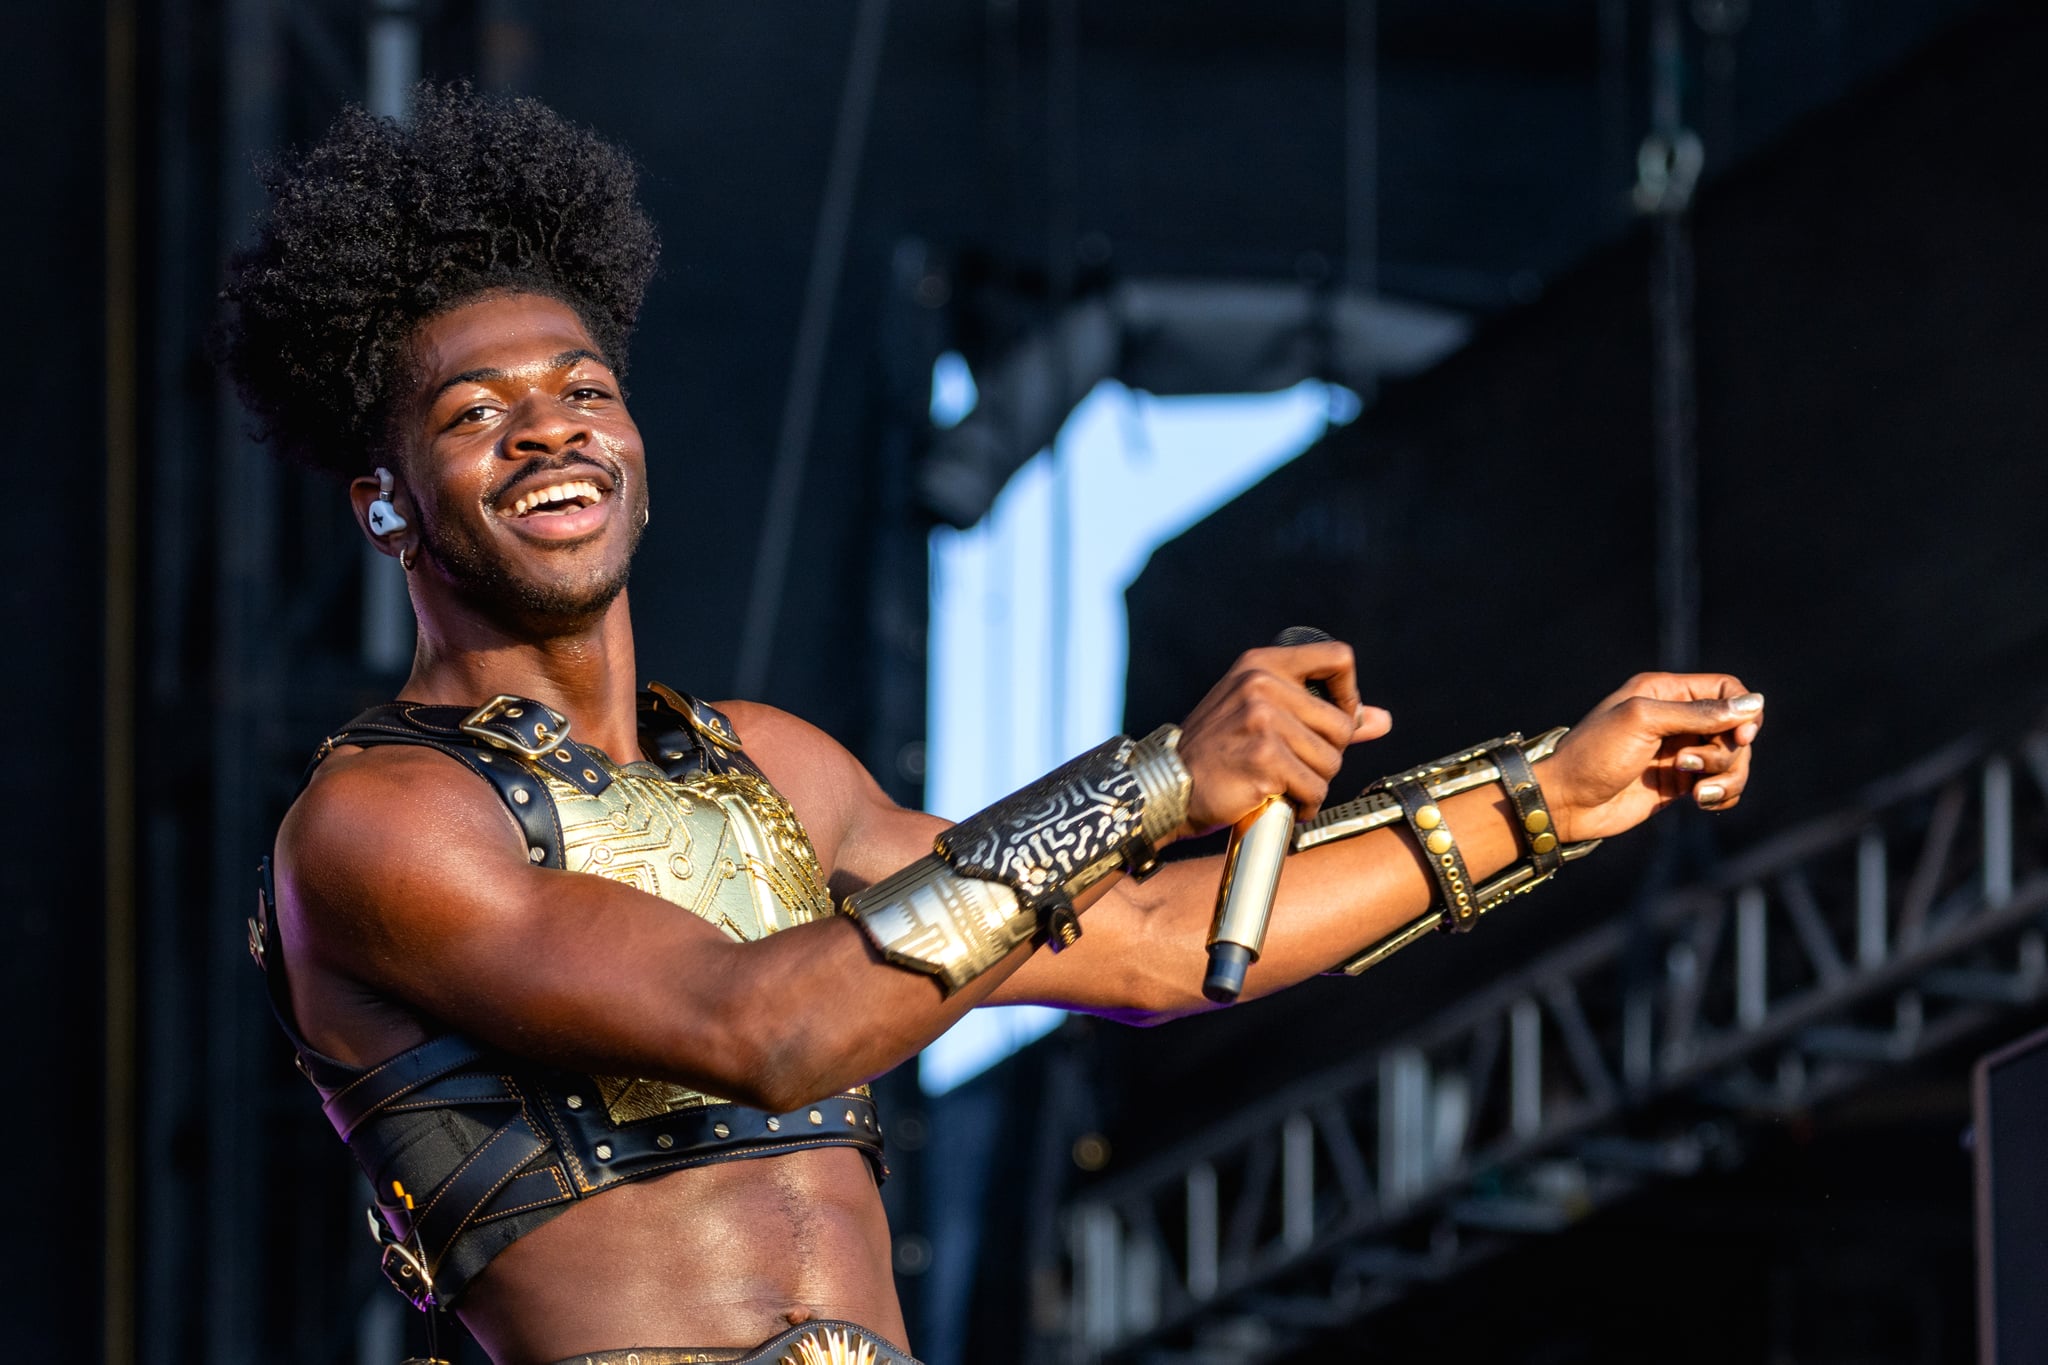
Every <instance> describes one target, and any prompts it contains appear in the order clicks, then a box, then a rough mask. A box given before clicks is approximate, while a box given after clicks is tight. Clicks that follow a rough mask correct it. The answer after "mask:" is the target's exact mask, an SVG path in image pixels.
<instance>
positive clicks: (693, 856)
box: [540, 754, 832, 1123]
mask: <svg viewBox="0 0 2048 1365" xmlns="http://www.w3.org/2000/svg"><path fill="white" fill-rule="evenodd" d="M597 758H598V761H599V762H601V763H603V764H604V765H605V768H606V770H607V771H608V772H609V773H610V774H611V777H612V781H611V784H610V785H609V786H607V787H606V788H605V789H604V791H603V792H602V793H600V794H599V795H596V796H591V795H588V794H586V793H584V792H582V791H579V790H578V789H577V788H575V787H574V786H571V785H570V784H569V783H567V782H564V781H562V780H561V779H560V778H558V777H556V776H554V775H553V774H551V773H547V772H545V771H544V770H542V771H541V774H540V775H541V776H542V777H543V778H544V779H545V780H546V782H547V787H548V794H549V795H550V796H552V797H553V798H554V801H555V810H556V812H557V814H558V815H559V816H560V818H561V821H562V859H563V864H564V865H565V866H566V867H567V868H568V869H569V870H570V871H571V872H589V873H594V874H596V875H597V876H600V877H609V878H611V879H612V880H613V881H617V882H624V883H625V884H626V885H628V886H631V887H636V888H638V889H639V890H642V891H645V892H647V893H648V894H649V895H653V896H659V897H661V898H662V899H663V900H665V901H667V902H669V903H670V904H671V905H677V906H680V907H682V908H683V909H685V910H687V911H689V912H690V913H691V914H693V915H695V916H697V917H698V918H699V919H702V920H706V921H708V922H709V923H712V924H715V925H717V926H718V927H719V928H720V929H723V930H724V931H725V932H726V933H727V934H729V935H730V936H731V937H732V938H733V939H734V940H736V941H740V942H752V941H754V940H757V939H761V938H765V937H767V936H768V935H769V934H772V933H775V932H777V931H778V930H782V929H787V928H789V927H790V926H792V925H797V924H808V923H810V922H811V921H812V920H816V919H827V918H830V916H831V914H832V898H831V896H830V894H829V893H827V891H826V890H825V878H824V874H823V872H822V871H821V870H820V869H819V866H818V855H817V852H816V850H814V849H813V848H812V847H811V840H810V836H809V835H807V834H805V833H804V827H803V825H802V824H800V823H799V822H798V820H797V818H796V812H795V811H794V810H792V809H790V805H789V802H788V801H787V800H785V799H783V795H782V793H781V792H779V791H777V790H775V788H774V787H772V786H770V785H769V784H768V782H767V781H765V780H764V779H762V778H760V777H756V776H754V775H752V774H751V773H741V772H732V773H713V772H700V773H696V774H694V775H692V776H690V777H687V778H684V779H683V780H682V781H679V782H677V781H670V780H669V779H668V778H667V777H666V776H664V775H663V774H662V771H661V769H659V768H657V767H655V766H654V765H653V764H652V763H645V762H633V763H627V764H624V765H623V766H622V765H619V764H614V763H612V762H611V761H610V760H608V759H606V758H604V757H603V755H601V754H600V755H597ZM593 1079H594V1080H595V1081H596V1082H597V1086H598V1089H599V1091H600V1092H601V1093H602V1094H603V1095H604V1103H605V1109H606V1110H607V1112H609V1113H610V1114H611V1118H612V1122H614V1123H630V1122H632V1121H634V1120H636V1119H647V1118H655V1117H658V1116H659V1115H662V1114H668V1113H673V1112H675V1111H676V1110H678V1109H696V1108H700V1107H702V1106H704V1105H707V1104H725V1103H728V1102H729V1101H726V1100H722V1099H719V1098H718V1097H717V1096H715V1095H706V1094H703V1093H702V1092H700V1091H696V1090H691V1089H690V1088H688V1087H687V1086H681V1085H676V1084H674V1083H673V1082H670V1081H649V1080H633V1079H630V1078H627V1077H622V1076H597V1077H594V1078H593Z"/></svg>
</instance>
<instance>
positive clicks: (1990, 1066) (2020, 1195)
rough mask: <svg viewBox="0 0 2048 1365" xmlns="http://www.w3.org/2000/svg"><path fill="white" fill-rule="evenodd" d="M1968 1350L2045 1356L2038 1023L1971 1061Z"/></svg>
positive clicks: (2042, 1055)
mask: <svg viewBox="0 0 2048 1365" xmlns="http://www.w3.org/2000/svg"><path fill="white" fill-rule="evenodd" d="M1971 1108H1972V1110H1973V1113H1974V1119H1973V1122H1974V1123H1975V1132H1976V1143H1975V1152H1976V1167H1977V1358H1978V1360H1979V1361H1980V1362H1981V1365H2044V1363H2048V1029H2043V1030H2042V1031H2041V1032H2039V1033H2036V1034H2033V1035H2031V1036H2029V1037H2026V1038H2022V1039H2020V1040H2019V1041H2018V1042H2016V1043H2013V1044H2012V1045H2011V1046H2009V1047H2004V1048H2000V1049H1999V1050H1998V1051H1996V1052H1994V1053H1991V1054H1990V1055H1989V1056H1987V1057H1985V1058H1983V1059H1982V1060H1980V1061H1979V1062H1978V1063H1977V1066H1976V1074H1975V1076H1974V1077H1973V1084H1972V1085H1971Z"/></svg>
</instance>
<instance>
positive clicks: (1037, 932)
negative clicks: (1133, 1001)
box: [841, 725, 1191, 995]
mask: <svg viewBox="0 0 2048 1365" xmlns="http://www.w3.org/2000/svg"><path fill="white" fill-rule="evenodd" d="M1179 743H1180V728H1179V727H1178V726H1174V725H1163V726H1161V727H1160V728H1159V729H1157V730H1154V731H1153V732H1152V733H1151V734H1149V735H1147V736H1145V738H1143V739H1141V740H1131V739H1127V738H1125V737H1123V736H1122V735H1119V736H1117V737H1116V738H1115V739H1112V740H1110V741H1109V742H1108V743H1106V744H1102V745H1099V746H1098V747H1096V748H1094V749H1091V750H1089V751H1088V752H1087V753H1085V754H1082V755H1081V756H1080V757H1079V758H1076V759H1074V760H1073V761H1071V762H1069V763H1066V764H1064V765H1062V766H1060V767H1058V768H1055V769H1054V770H1053V771H1052V772H1049V773H1047V774H1046V775H1045V776H1044V777H1041V778H1039V779H1038V780H1037V781H1036V782H1033V783H1032V784H1031V785H1030V786H1028V787H1025V788H1024V789H1023V790H1021V791H1018V792H1015V793H1013V794H1012V795H1009V796H1006V797H1004V798H1003V799H1002V800H1000V801H998V802H996V803H995V804H994V805H992V806H990V807H989V808H988V809H987V810H984V811H982V812H980V813H979V814H977V815H971V816H969V817H968V818H967V819H965V820H962V821H961V822H960V823H959V824H957V825H955V826H953V827H952V828H951V829H949V830H946V831H945V832H943V833H942V834H940V835H939V837H938V839H937V840H936V841H934V844H933V849H934V851H933V852H932V853H930V854H927V855H926V856H925V857H923V858H920V859H918V860H917V861H916V862H914V863H912V864H911V865H910V866H908V867H906V868H904V869H903V870H902V871H900V872H897V873H895V874H893V875H891V876H889V877H885V878H884V879H882V880H881V881H879V882H876V883H875V884H874V885H873V886H870V887H868V888H867V889H866V890H865V891H861V892H858V893H856V894H855V895H852V896H849V897H848V898H847V899H846V903H845V904H844V905H843V906H842V907H841V909H842V911H843V912H844V913H845V914H847V915H849V916H851V917H852V918H853V919H854V920H856V921H858V922H859V924H860V926H861V928H862V929H864V930H866V931H867V935H868V937H869V938H870V939H872V940H874V943H875V946H876V947H877V948H880V949H881V951H882V956H884V957H885V958H887V959H888V960H889V961H890V962H893V963H895V964H896V965H897V966H899V967H907V968H909V969H910V970H911V971H917V972H924V973H926V974H927V975H930V976H933V977H936V978H938V982H939V986H940V989H942V990H944V991H945V992H946V993H947V994H948V995H950V994H952V993H953V992H954V991H956V990H958V989H959V988H960V987H961V986H964V985H966V984H967V983H968V982H969V981H972V980H973V979H974V978H975V977H977V976H979V975H981V974H982V973H983V972H985V971H987V970H988V969H989V968H990V967H993V966H994V965H995V964H996V963H998V962H1000V961H1002V960H1003V958H1004V957H1006V956H1008V955H1009V952H1010V950H1011V949H1013V948H1015V947H1016V946H1017V945H1018V944H1020V943H1023V942H1025V941H1027V940H1031V939H1036V940H1038V941H1040V942H1050V943H1051V945H1052V947H1053V950H1054V951H1055V952H1057V951H1058V950H1059V949H1061V948H1064V947H1066V946H1067V945H1068V944H1070V943H1072V942H1073V941H1074V940H1075V939H1077V938H1079V937H1080V936H1081V925H1080V922H1079V920H1078V918H1077V917H1076V911H1075V909H1074V897H1076V896H1078V895H1080V894H1081V893H1082V892H1083V891H1085V890H1087V889H1088V888H1089V887H1091V886H1093V885H1094V884H1095V883H1096V882H1099V881H1101V880H1102V879H1103V878H1104V877H1106V876H1108V875H1109V874H1110V873H1111V872H1114V871H1116V870H1117V869H1119V868H1122V869H1124V870H1126V871H1128V872H1130V873H1132V874H1133V875H1136V876H1140V877H1142V876H1144V875H1145V874H1146V873H1148V872H1150V871H1151V870H1152V869H1153V867H1154V866H1155V865H1156V864H1157V862H1158V849H1159V846H1160V845H1161V844H1162V843H1163V842H1164V841H1165V840H1166V839H1167V837H1168V836H1170V835H1171V834H1172V833H1173V832H1174V831H1175V830H1177V829H1179V828H1180V826H1181V822H1182V821H1184V820H1186V819H1187V812H1188V791H1189V787H1190V785H1191V784H1190V782H1189V779H1188V770H1187V768H1186V767H1185V766H1184V765H1183V764H1182V763H1181V761H1180V754H1179V752H1178V748H1177V746H1178V745H1179Z"/></svg>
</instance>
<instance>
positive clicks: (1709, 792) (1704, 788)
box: [1692, 749, 1751, 812]
mask: <svg viewBox="0 0 2048 1365" xmlns="http://www.w3.org/2000/svg"><path fill="white" fill-rule="evenodd" d="M1750 752H1751V751H1750V750H1748V749H1737V750H1736V751H1735V752H1734V753H1733V754H1731V755H1730V756H1729V764H1728V766H1727V767H1726V768H1725V769H1722V770H1721V771H1719V772H1718V773H1716V774H1714V775H1713V776H1712V777H1709V778H1708V779H1707V780H1705V781H1703V782H1701V783H1699V784H1698V785H1697V786H1695V787H1694V788H1693V789H1692V799H1693V802H1694V804H1696V805H1698V806H1699V808H1700V809H1701V810H1710V811H1717V812H1718V811H1724V810H1732V809H1733V808H1734V807H1735V806H1736V805H1737V804H1738V803H1739V802H1740V801H1741V800H1742V793H1743V789H1744V788H1746V787H1747V786H1748V785H1749V756H1750Z"/></svg>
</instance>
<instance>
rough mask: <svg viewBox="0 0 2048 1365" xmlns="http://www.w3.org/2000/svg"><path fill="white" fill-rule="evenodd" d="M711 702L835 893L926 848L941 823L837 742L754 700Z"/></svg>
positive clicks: (916, 854)
mask: <svg viewBox="0 0 2048 1365" xmlns="http://www.w3.org/2000/svg"><path fill="white" fill-rule="evenodd" d="M713 704H714V705H715V706H717V708H718V709H719V710H720V711H723V712H724V713H725V714H726V716H727V717H728V718H730V719H731V721H732V724H733V728H734V729H735V730H737V731H738V732H739V736H740V744H741V745H742V746H743V747H744V748H745V749H746V751H747V756H748V757H750V758H752V759H753V760H754V762H755V764H756V765H758V766H759V767H760V769H761V771H762V772H763V773H765V774H767V776H768V780H769V781H770V782H772V783H774V784H775V787H776V789H777V790H778V791H780V792H781V793H782V794H783V795H784V796H785V797H787V798H788V799H789V804H790V805H791V806H792V807H793V808H794V809H795V810H796V814H797V818H798V819H799V820H801V821H803V824H804V828H805V830H806V831H807V832H808V833H809V834H810V836H811V843H812V845H813V846H814V847H815V848H816V849H817V851H818V858H819V861H820V862H822V863H823V864H824V865H825V868H826V870H827V874H828V875H829V876H831V877H832V880H833V889H834V890H835V892H837V893H839V894H842V895H843V894H846V892H847V890H848V888H849V887H853V886H858V885H863V884H865V883H866V882H868V881H870V880H872V879H873V878H875V877H877V876H881V875H886V874H887V873H889V872H893V871H894V870H895V869H896V868H898V867H901V866H902V865H903V864H904V863H907V862H909V861H910V860H911V859H912V858H915V857H917V856H919V855H920V854H922V853H924V852H928V851H929V850H930V846H931V837H932V831H933V830H934V829H936V828H937V827H938V826H939V824H940V823H941V822H939V821H937V820H934V819H932V818H931V817H930V816H928V815H925V814H923V813H921V812H918V811H912V810H906V809H904V808H903V807H902V806H899V805H897V804H896V803H895V802H894V801H892V800H891V799H890V798H889V795H888V793H886V792H884V791H883V790H882V788H881V784H879V783H878V782H876V781H875V779H874V776H873V775H872V774H871V773H869V772H868V770H867V768H866V767H865V766H863V765H862V763H861V761H860V760H859V759H858V758H856V757H854V755H853V754H852V753H851V752H849V751H848V750H847V748H846V746H845V745H843V744H841V743H840V742H839V741H838V740H836V739H834V738H832V736H830V735H828V734H826V733H825V732H824V731H823V730H821V729H819V728H818V727H817V726H815V725H813V724H811V723H810V722H809V721H807V720H804V719H802V718H801V717H799V716H793V715H791V714H790V713H789V712H787V711H781V710H777V709H776V708H775V707H773V706H765V705H763V704H761V703H760V702H750V701H721V702H715V703H713Z"/></svg>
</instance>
